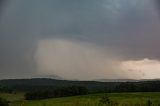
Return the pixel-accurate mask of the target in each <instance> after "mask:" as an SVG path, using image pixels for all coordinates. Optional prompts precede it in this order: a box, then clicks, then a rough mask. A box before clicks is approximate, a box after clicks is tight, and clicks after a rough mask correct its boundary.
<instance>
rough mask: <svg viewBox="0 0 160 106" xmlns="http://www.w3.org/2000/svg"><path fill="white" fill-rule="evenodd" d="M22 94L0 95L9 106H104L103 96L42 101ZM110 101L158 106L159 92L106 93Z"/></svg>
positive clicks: (94, 95) (129, 105) (159, 101)
mask: <svg viewBox="0 0 160 106" xmlns="http://www.w3.org/2000/svg"><path fill="white" fill-rule="evenodd" d="M23 95H24V94H23V93H17V94H4V93H3V94H2V93H1V94H0V97H3V98H5V99H7V100H8V101H10V105H11V106H106V105H102V104H100V103H99V100H100V98H101V97H102V96H103V95H105V94H90V95H82V96H72V97H62V98H53V99H44V100H30V101H26V100H24V97H23ZM107 95H108V97H109V98H110V100H112V101H114V102H117V103H118V106H146V102H147V101H148V100H150V101H151V102H152V105H151V106H160V92H148V93H108V94H107Z"/></svg>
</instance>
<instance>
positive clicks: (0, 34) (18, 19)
mask: <svg viewBox="0 0 160 106" xmlns="http://www.w3.org/2000/svg"><path fill="white" fill-rule="evenodd" d="M1 6H2V7H1V8H0V9H1V11H0V12H1V16H0V78H23V77H38V76H40V75H41V74H44V73H39V71H37V70H39V66H38V65H37V64H39V62H38V63H37V60H35V55H37V54H35V53H37V50H39V49H38V48H40V50H42V49H41V47H39V42H41V41H44V42H47V41H46V40H48V39H50V40H53V41H55V40H57V39H58V41H59V42H57V41H56V43H53V44H49V46H48V45H47V46H46V48H48V49H49V51H48V49H47V50H46V51H48V52H53V53H54V51H50V49H51V48H52V47H50V46H51V45H52V46H53V45H54V44H55V45H57V44H58V46H56V48H57V47H60V48H61V46H59V43H61V42H62V41H63V40H64V42H63V43H64V44H68V41H69V42H70V41H71V43H73V42H74V43H75V42H76V43H75V45H78V46H72V45H71V46H70V45H68V46H69V47H68V46H67V47H65V48H71V47H75V48H77V47H80V48H81V46H79V45H81V44H82V43H83V44H86V47H85V46H84V45H83V46H84V47H85V48H83V47H82V48H83V49H81V50H82V51H85V50H86V49H87V50H88V49H90V46H87V45H92V46H91V48H92V47H93V45H94V47H93V48H96V49H94V50H93V52H94V51H97V50H98V51H99V49H100V54H96V55H95V54H93V56H97V57H99V56H100V55H105V53H106V52H107V53H108V52H111V54H112V53H113V52H114V53H113V54H114V56H115V57H117V58H122V59H123V60H135V59H139V60H141V59H144V58H149V59H156V60H159V59H160V49H159V46H160V43H159V39H160V35H159V33H160V30H159V28H160V20H159V19H160V18H159V10H158V8H157V5H156V1H154V0H7V1H6V2H1ZM59 39H60V40H59ZM44 42H43V43H40V44H44ZM49 42H50V41H49ZM77 42H78V43H77ZM79 42H80V43H79ZM88 43H89V44H88ZM69 44H70V43H69ZM42 47H43V45H42ZM44 48H45V47H44ZM97 48H98V49H97ZM108 48H109V50H110V49H111V51H108ZM58 50H59V52H61V51H63V50H61V49H58ZM72 50H73V49H72ZM91 50H92V49H91ZM42 51H43V50H42ZM42 51H40V52H42ZM77 51H78V50H77V49H76V50H73V52H74V53H77ZM93 52H90V51H89V53H91V54H92V53H93ZM45 53H46V52H45ZM68 53H70V52H68ZM85 53H86V52H85ZM38 54H39V55H40V56H38V58H41V55H42V54H40V53H38ZM57 54H59V53H57ZM57 54H56V56H55V57H57ZM82 54H83V53H81V51H80V53H79V54H78V55H79V58H81V55H82ZM62 55H65V54H61V55H60V56H62ZM73 55H76V54H73ZM42 56H45V55H44V54H43V55H42ZM67 56H68V55H67ZM114 56H113V57H114ZM55 57H54V56H51V58H53V60H54V58H55ZM47 58H48V57H47ZM79 58H77V60H79ZM88 58H92V57H88ZM100 58H102V57H100ZM36 59H37V57H36ZM56 59H57V60H56V61H59V58H56ZM38 60H39V59H38ZM40 60H41V59H40ZM77 60H76V61H77ZM109 60H110V59H109ZM41 61H43V60H41ZM80 61H82V60H80ZM90 61H94V60H89V63H90ZM99 61H101V60H99ZM52 62H53V66H54V65H55V64H56V63H55V61H52ZM70 62H71V64H72V62H73V63H74V60H72V61H70ZM100 63H101V62H100ZM62 64H66V63H63V62H62ZM86 64H87V63H86ZM40 65H41V66H43V65H42V64H40ZM69 65H70V64H69ZM67 67H68V66H67ZM71 67H72V65H71ZM77 67H80V66H78V65H77ZM77 67H76V68H73V69H79V70H81V68H77ZM81 67H85V65H82V66H81ZM57 69H59V68H57ZM109 69H110V68H109ZM44 70H45V69H44ZM69 70H70V68H69ZM82 70H85V71H87V70H90V68H88V67H87V68H86V69H82ZM82 70H81V71H82ZM53 73H54V74H56V73H55V72H53ZM62 73H63V69H62ZM114 73H116V72H114ZM60 76H61V74H60ZM93 76H94V75H93ZM62 77H63V75H62ZM74 78H75V79H76V77H74ZM77 78H78V79H80V78H79V77H77ZM93 78H97V77H96V76H95V77H93ZM98 78H99V77H98ZM106 78H108V77H106ZM111 78H114V75H113V77H111ZM115 78H117V77H115Z"/></svg>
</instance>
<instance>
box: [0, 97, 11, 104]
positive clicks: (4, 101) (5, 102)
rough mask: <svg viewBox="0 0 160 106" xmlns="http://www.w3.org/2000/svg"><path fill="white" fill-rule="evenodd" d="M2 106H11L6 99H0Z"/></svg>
mask: <svg viewBox="0 0 160 106" xmlns="http://www.w3.org/2000/svg"><path fill="white" fill-rule="evenodd" d="M0 106H9V104H8V102H7V101H6V100H5V99H2V98H0Z"/></svg>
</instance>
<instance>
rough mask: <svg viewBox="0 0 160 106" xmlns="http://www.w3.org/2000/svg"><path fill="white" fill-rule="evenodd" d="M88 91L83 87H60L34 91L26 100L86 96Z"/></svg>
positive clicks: (29, 93)
mask: <svg viewBox="0 0 160 106" xmlns="http://www.w3.org/2000/svg"><path fill="white" fill-rule="evenodd" d="M87 93H88V89H87V88H85V87H82V86H69V87H58V88H55V89H43V90H34V91H30V92H27V93H26V94H25V99H26V100H35V99H45V98H56V97H66V96H75V95H85V94H87Z"/></svg>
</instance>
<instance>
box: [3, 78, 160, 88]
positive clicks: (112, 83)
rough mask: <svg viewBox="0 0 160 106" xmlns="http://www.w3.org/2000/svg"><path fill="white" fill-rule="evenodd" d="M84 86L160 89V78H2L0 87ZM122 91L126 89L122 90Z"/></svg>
mask: <svg viewBox="0 0 160 106" xmlns="http://www.w3.org/2000/svg"><path fill="white" fill-rule="evenodd" d="M72 85H77V86H84V87H86V88H87V89H89V90H90V91H102V90H107V91H115V90H116V91H117V90H119V89H121V88H126V87H131V88H133V87H134V88H135V91H143V90H145V91H160V80H159V79H153V80H147V79H146V80H128V79H123V80H122V79H121V80H111V79H101V80H96V81H71V80H57V79H50V78H32V79H5V80H0V87H1V86H2V87H7V88H11V89H13V90H15V91H16V90H18V91H19V90H22V91H28V90H33V89H44V88H55V87H63V86H64V87H65V86H72ZM121 91H124V89H123V90H121Z"/></svg>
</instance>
